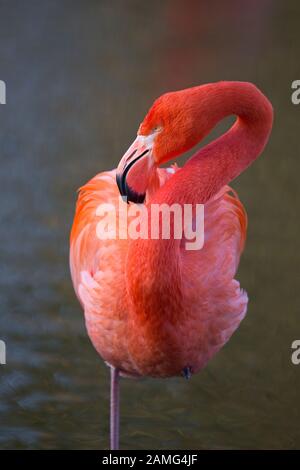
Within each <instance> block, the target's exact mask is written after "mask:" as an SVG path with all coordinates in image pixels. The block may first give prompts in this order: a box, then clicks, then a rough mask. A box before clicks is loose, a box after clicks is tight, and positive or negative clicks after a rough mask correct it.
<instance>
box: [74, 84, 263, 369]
mask: <svg viewBox="0 0 300 470" xmlns="http://www.w3.org/2000/svg"><path fill="white" fill-rule="evenodd" d="M229 114H237V115H238V116H239V117H238V120H237V121H236V123H235V124H234V126H233V127H232V128H231V129H230V130H229V131H228V132H227V133H226V134H225V135H223V136H222V137H220V138H219V139H217V140H216V141H215V142H213V143H212V144H210V145H208V146H206V147H204V148H203V149H201V150H200V151H199V152H197V153H196V154H195V155H194V156H193V157H192V158H191V159H190V160H189V161H188V163H187V164H186V165H185V166H184V167H183V168H182V169H177V168H174V167H173V168H172V169H160V168H158V164H159V163H162V162H165V161H167V160H169V159H171V158H173V157H174V156H177V155H178V154H180V153H182V152H184V151H186V150H188V149H189V148H191V147H193V146H194V145H195V144H196V143H197V142H198V141H199V140H201V138H202V137H203V136H204V135H206V134H207V133H208V132H209V131H210V129H211V128H212V127H214V125H215V124H216V123H217V122H218V121H219V120H220V119H222V118H223V117H225V116H227V115H229ZM271 125H272V108H271V105H270V103H269V102H268V100H267V99H266V98H265V97H264V95H262V93H260V92H259V91H258V90H257V88H256V87H254V86H253V85H251V84H248V83H242V82H220V83H217V84H211V85H205V86H201V87H195V88H191V89H189V90H183V91H181V92H175V93H169V94H167V95H163V96H162V97H161V98H160V99H159V100H157V101H156V103H155V104H154V106H153V107H152V109H151V110H150V112H149V113H148V115H147V116H146V118H145V120H144V121H143V123H142V125H141V127H140V129H139V135H140V137H138V138H137V140H136V141H135V144H134V145H133V146H132V148H131V149H130V151H129V152H128V153H127V154H126V155H125V156H124V158H123V159H122V161H121V163H120V165H119V167H118V170H117V172H118V174H119V175H120V174H121V175H123V174H124V173H125V169H126V168H127V167H128V166H129V165H128V162H130V163H134V165H132V168H130V171H129V172H128V171H127V170H128V168H127V169H126V173H127V174H126V178H127V179H126V184H125V183H124V181H123V182H122V181H121V180H120V179H119V188H120V190H121V192H123V193H124V192H125V193H126V191H127V193H128V194H129V196H130V199H132V200H135V199H136V200H137V201H140V194H141V193H143V192H144V193H145V195H146V201H145V202H146V204H147V206H150V204H152V203H154V202H155V203H167V204H173V203H175V202H176V203H179V204H182V205H183V204H185V203H190V204H192V205H195V204H196V203H203V204H204V205H205V206H204V207H205V210H204V213H205V219H204V229H205V240H204V246H203V248H202V249H201V250H198V251H197V250H196V251H187V250H185V249H184V248H183V244H182V243H181V242H180V240H179V241H178V240H175V239H172V237H171V239H170V240H162V239H160V240H151V239H148V240H143V239H138V240H120V239H116V240H99V238H98V237H97V234H96V226H97V223H98V221H99V219H98V217H97V215H96V210H97V207H98V206H99V204H101V203H107V202H109V203H112V204H114V205H115V206H117V205H118V204H119V195H120V193H119V190H118V187H117V184H116V171H115V170H114V171H110V172H104V173H100V174H99V175H97V176H95V177H94V178H93V179H92V180H91V181H89V182H88V183H87V184H86V185H85V186H83V188H81V190H80V193H79V198H78V203H77V209H76V215H75V220H74V225H73V229H72V234H71V271H72V279H73V283H74V287H75V290H76V293H77V295H78V297H79V299H80V301H81V303H82V306H83V308H84V312H85V319H86V325H87V329H88V333H89V336H90V338H91V340H92V342H93V344H94V346H95V348H96V350H97V351H98V353H99V354H100V355H101V356H102V358H103V359H104V360H105V361H106V362H107V363H108V364H109V365H111V366H113V367H115V368H117V369H119V370H120V371H121V372H122V373H123V374H124V375H132V376H139V375H143V376H145V375H146V376H153V377H168V376H174V375H181V374H182V373H183V371H185V370H187V368H188V370H189V371H190V372H191V373H195V372H197V371H199V370H200V369H201V368H202V367H203V366H204V365H205V364H206V363H207V362H208V360H209V359H210V358H211V357H212V356H213V355H214V354H215V353H216V352H217V351H218V350H219V349H220V348H221V347H222V346H223V345H224V343H225V342H226V341H227V340H228V339H229V338H230V336H231V335H232V333H233V332H234V331H235V329H236V328H237V327H238V325H239V323H240V322H241V320H242V319H243V317H244V315H245V313H246V309H247V294H246V293H245V292H244V291H243V290H242V289H241V288H240V286H239V283H238V281H236V280H235V279H234V276H235V273H236V270H237V267H238V264H239V259H240V254H241V252H242V250H243V246H244V242H245V237H246V227H247V217H246V213H245V210H244V208H243V206H242V204H241V202H240V201H239V199H238V197H237V195H236V194H235V193H234V192H233V191H232V190H231V189H230V187H229V186H227V183H228V182H229V181H231V180H232V179H233V178H235V177H236V176H237V175H238V174H239V173H240V172H241V171H243V170H244V169H245V168H246V167H247V166H249V164H250V163H251V162H252V161H253V160H254V159H255V158H256V157H257V156H258V155H259V154H260V153H261V151H262V150H263V148H264V146H265V144H266V142H267V139H268V136H269V133H270V130H271ZM149 142H150V144H149ZM145 149H146V150H145ZM149 149H150V150H149ZM132 150H133V151H134V153H135V157H136V155H137V154H138V153H139V151H141V152H142V150H143V152H142V153H141V157H142V158H136V159H135V161H134V162H133V160H132V158H133V157H132ZM147 152H148V153H147ZM144 154H145V156H144ZM145 158H147V161H145ZM149 158H152V164H151V165H150V164H149ZM138 160H139V161H138ZM146 174H147V177H146V176H145V175H146ZM120 181H121V183H120ZM123 204H126V203H125V202H124V203H123Z"/></svg>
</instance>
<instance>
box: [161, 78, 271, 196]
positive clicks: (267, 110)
mask: <svg viewBox="0 0 300 470" xmlns="http://www.w3.org/2000/svg"><path fill="white" fill-rule="evenodd" d="M196 96H197V95H196ZM194 101H195V105H194V106H195V107H196V106H197V110H198V115H199V122H200V126H201V129H199V134H201V135H202V136H203V135H207V134H208V133H209V132H210V131H211V130H212V129H213V128H214V127H215V125H216V124H217V123H218V122H220V121H221V120H222V119H224V118H225V117H227V116H230V115H236V116H237V120H236V121H235V123H234V124H233V126H232V127H231V128H230V129H229V130H228V131H227V132H226V133H225V134H223V135H222V136H221V137H219V138H218V139H216V140H215V141H213V142H212V143H210V144H209V145H207V146H205V147H204V148H202V149H200V150H199V151H198V152H196V153H195V154H194V155H193V157H192V158H190V160H189V161H188V162H187V163H186V164H185V166H184V167H183V168H182V169H181V170H180V171H178V172H177V173H176V174H175V175H174V177H173V178H171V179H170V180H169V181H168V183H167V184H166V185H164V187H163V188H161V189H160V191H158V192H157V193H156V196H155V200H161V201H164V202H167V201H168V202H172V201H174V202H175V201H176V202H184V203H188V202H190V203H196V202H197V203H205V202H206V201H207V200H208V199H210V197H211V196H212V195H214V194H216V193H217V191H218V190H219V189H220V188H221V187H222V186H224V185H225V184H227V183H229V182H230V181H232V180H233V179H234V178H236V177H237V176H238V175H239V174H240V173H241V172H242V171H243V170H245V169H246V168H247V167H248V166H249V165H250V164H251V163H252V162H253V161H254V160H255V159H256V158H257V157H258V156H259V155H260V154H261V152H262V151H263V149H264V147H265V145H266V143H267V141H268V138H269V134H270V132H271V128H272V121H273V111H272V106H271V104H270V102H269V100H268V99H267V98H266V97H265V96H264V95H263V94H262V93H261V92H260V91H259V90H258V89H257V88H256V87H255V86H254V85H252V84H250V83H245V82H219V83H213V84H209V85H204V86H200V87H199V94H198V100H197V99H196V98H194ZM195 125H196V126H197V124H195ZM178 188H180V190H179V191H178Z"/></svg>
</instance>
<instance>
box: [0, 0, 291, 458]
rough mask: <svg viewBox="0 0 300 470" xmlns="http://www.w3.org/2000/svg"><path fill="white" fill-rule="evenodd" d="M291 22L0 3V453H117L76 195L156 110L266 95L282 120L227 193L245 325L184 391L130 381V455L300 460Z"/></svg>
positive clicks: (237, 4) (244, 6) (212, 5)
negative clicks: (78, 269)
mask: <svg viewBox="0 0 300 470" xmlns="http://www.w3.org/2000/svg"><path fill="white" fill-rule="evenodd" d="M299 15H300V4H299V2H298V1H297V0H294V1H292V0H290V1H286V2H284V1H267V0H264V1H263V0H261V1H253V2H249V1H232V2H220V1H219V2H216V1H210V2H204V1H203V2H201V1H188V2H183V1H178V0H175V1H165V2H161V1H155V0H152V1H151V2H139V1H130V0H129V1H114V2H109V1H91V0H89V1H86V2H85V1H83V0H82V1H73V2H71V1H66V0H63V1H47V0H45V1H43V2H39V1H27V2H22V1H15V0H12V1H4V0H1V1H0V79H1V80H5V81H6V85H7V104H6V105H5V106H2V105H1V106H0V123H1V125H0V143H1V146H0V158H1V164H0V184H1V186H0V187H1V212H0V216H1V219H0V220H1V234H0V236H1V244H0V247H1V249H0V256H1V271H0V305H1V314H0V339H2V340H5V341H6V344H7V364H6V365H5V366H4V365H1V366H0V448H2V449H9V448H18V449H28V448H33V449H38V448H42V449H49V448H59V449H76V448H82V449H99V448H107V446H108V393H109V388H108V387H109V380H108V370H107V369H106V367H105V366H104V365H103V363H102V362H101V360H100V359H99V358H98V357H97V355H96V353H95V352H94V350H93V348H92V346H91V344H90V342H89V339H88V337H87V335H86V332H85V328H84V322H83V315H82V312H81V310H80V307H79V305H78V303H77V301H76V299H75V296H74V293H73V289H72V285H71V283H70V277H69V270H68V234H69V228H70V225H71V221H72V217H73V209H74V204H75V198H76V194H75V191H76V189H77V188H78V187H79V186H80V185H82V184H83V183H84V182H85V181H86V180H87V179H89V178H90V177H92V176H93V175H94V174H95V173H97V172H99V171H102V170H104V169H108V168H112V167H114V166H116V164H117V162H118V160H119V159H120V157H121V156H122V154H123V152H124V150H126V149H127V147H128V145H129V144H130V142H131V141H132V140H133V138H134V136H135V133H136V130H137V127H138V125H139V123H140V121H141V120H142V118H143V116H144V114H145V112H146V111H147V109H148V107H149V106H150V105H151V103H152V101H153V99H154V98H155V97H157V96H158V95H160V94H161V93H163V92H165V91H167V90H172V89H180V88H185V87H188V86H192V85H197V84H200V83H205V82H211V81H217V80H221V79H225V80H247V81H253V82H254V83H256V84H257V85H258V86H259V87H260V88H261V89H262V90H263V91H264V92H265V93H266V94H267V95H268V97H269V98H270V100H271V101H272V103H273V105H274V108H275V116H276V117H275V124H274V131H273V134H272V138H271V141H270V143H269V145H268V147H267V149H266V150H265V152H264V154H263V156H262V157H261V158H260V159H259V160H258V161H257V162H256V163H255V165H253V166H252V167H251V168H250V169H249V170H248V171H247V172H246V173H245V174H243V175H242V176H241V177H240V178H239V179H238V181H235V183H234V187H235V188H236V189H237V190H238V191H239V194H240V197H241V199H242V201H243V202H244V204H245V206H246V208H247V210H248V215H249V222H250V223H249V235H248V243H247V247H246V251H245V254H244V256H243V258H242V261H241V265H240V269H239V276H238V277H239V279H240V280H241V283H242V286H243V287H244V288H245V289H246V290H247V291H248V293H249V297H250V303H249V311H248V316H247V317H246V319H245V320H244V322H243V323H242V325H241V327H240V329H239V330H238V332H237V333H236V334H235V335H234V337H233V338H232V339H231V341H230V342H229V343H228V344H227V345H226V347H225V348H224V349H223V350H222V351H221V352H220V353H219V354H218V355H217V356H216V357H215V358H214V359H213V360H212V361H211V363H210V364H209V366H208V367H207V368H206V369H205V370H203V372H201V373H200V374H199V375H197V376H195V377H193V378H192V380H191V381H190V382H186V381H184V380H183V379H182V380H180V379H174V380H168V381H163V380H161V381H160V380H150V379H149V380H148V379H147V380H143V381H130V380H123V381H122V403H121V412H122V418H121V445H122V448H124V449H125V448H126V449H130V448H131V449H132V448H139V449H155V448H161V449H163V448H169V449H171V448H174V449H180V448H181V449H202V448H213V449H220V448H222V449H223V448H226V449H227V448H297V447H299V446H300V429H299V422H300V400H299V387H300V366H298V367H297V366H295V365H293V364H292V363H291V360H290V355H291V343H292V341H293V340H294V339H300V306H299V261H300V259H299V258H300V257H299V248H300V247H299V241H298V240H299V235H300V234H299V227H300V224H299V208H300V206H299V170H300V158H299V153H300V145H299V119H300V105H299V106H298V107H297V106H295V105H292V103H291V100H290V95H291V82H292V81H293V80H295V79H300V67H299V65H300V64H299V56H300V55H299V52H300V36H299ZM222 129H224V126H221V127H220V129H219V131H222Z"/></svg>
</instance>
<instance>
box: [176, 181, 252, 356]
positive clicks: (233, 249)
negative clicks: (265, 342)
mask: <svg viewBox="0 0 300 470" xmlns="http://www.w3.org/2000/svg"><path fill="white" fill-rule="evenodd" d="M246 230H247V214H246V211H245V209H244V207H243V205H242V203H241V202H240V200H239V198H238V196H237V194H236V192H235V191H233V190H232V189H231V188H230V187H229V186H225V187H223V188H222V189H221V191H220V192H219V193H218V194H216V195H215V196H214V197H213V198H212V199H211V200H210V201H209V202H208V203H206V204H205V207H204V246H203V248H202V249H201V250H199V251H185V263H184V266H185V267H184V269H185V272H184V277H185V279H186V289H187V290H188V292H189V295H188V297H189V299H190V300H189V302H190V309H191V310H192V311H194V312H195V315H197V316H198V317H200V318H199V320H200V321H199V331H197V329H196V330H195V335H198V337H199V339H200V341H202V342H203V345H204V350H206V351H208V354H207V356H206V359H205V362H207V360H208V359H209V358H210V357H211V356H212V355H213V354H214V353H215V352H216V351H217V350H219V349H220V348H221V347H222V346H223V344H224V343H226V342H227V341H228V339H229V338H230V336H231V335H232V333H233V332H234V331H235V330H236V329H237V327H238V325H239V324H240V322H241V320H242V319H243V318H244V316H245V314H246V310H247V303H248V297H247V294H246V292H245V291H244V290H243V289H241V288H240V284H239V282H238V281H237V280H235V279H234V276H235V274H236V271H237V268H238V264H239V259H240V255H241V253H242V251H243V248H244V244H245V239H246ZM203 357H204V358H205V354H204V356H203Z"/></svg>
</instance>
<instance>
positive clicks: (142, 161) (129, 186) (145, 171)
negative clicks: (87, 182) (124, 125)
mask: <svg viewBox="0 0 300 470" xmlns="http://www.w3.org/2000/svg"><path fill="white" fill-rule="evenodd" d="M150 137H151V136H142V135H138V136H137V138H136V139H135V141H134V142H133V143H132V144H131V146H130V147H129V149H128V150H127V152H126V153H125V154H124V155H123V157H122V159H121V161H120V163H119V165H118V168H117V175H116V180H117V185H118V188H119V191H120V194H121V196H123V197H126V198H127V202H129V201H131V202H135V203H136V204H141V203H143V202H144V200H145V195H146V189H147V186H148V183H149V178H150V177H151V175H152V172H153V170H154V161H153V158H152V148H153V138H150Z"/></svg>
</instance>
